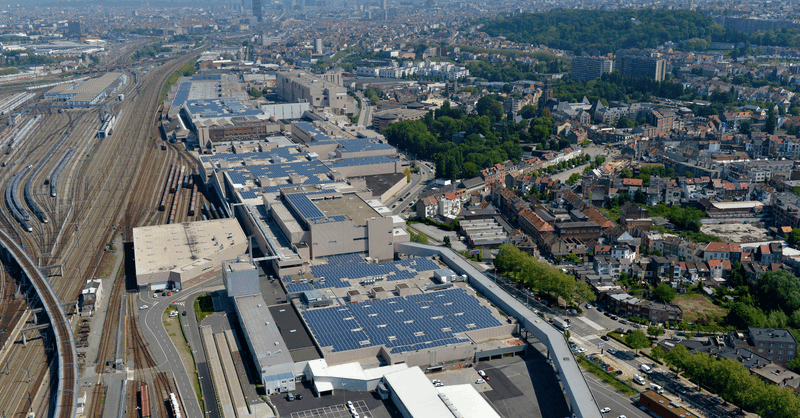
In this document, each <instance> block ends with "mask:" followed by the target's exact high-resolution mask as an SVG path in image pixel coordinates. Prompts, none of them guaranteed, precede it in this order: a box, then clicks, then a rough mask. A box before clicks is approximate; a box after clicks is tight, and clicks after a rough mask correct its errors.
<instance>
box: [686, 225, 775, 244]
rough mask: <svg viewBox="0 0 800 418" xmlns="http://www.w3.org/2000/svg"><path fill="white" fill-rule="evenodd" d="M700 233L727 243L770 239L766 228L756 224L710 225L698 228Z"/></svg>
mask: <svg viewBox="0 0 800 418" xmlns="http://www.w3.org/2000/svg"><path fill="white" fill-rule="evenodd" d="M700 232H702V233H705V234H711V235H716V236H718V237H720V238H721V239H722V240H723V241H728V242H759V241H769V240H771V239H772V237H770V235H769V232H768V231H767V230H766V228H763V227H760V226H758V225H756V224H711V225H703V226H701V227H700Z"/></svg>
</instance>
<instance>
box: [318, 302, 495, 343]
mask: <svg viewBox="0 0 800 418" xmlns="http://www.w3.org/2000/svg"><path fill="white" fill-rule="evenodd" d="M303 317H304V318H305V320H306V322H308V325H309V328H311V332H312V333H313V334H314V336H315V337H316V338H317V341H318V342H319V344H320V346H322V347H329V346H330V347H333V351H334V352H337V351H346V350H352V349H354V348H361V347H368V346H374V345H386V347H389V348H392V352H403V351H413V350H419V349H423V348H429V347H437V346H444V345H448V344H454V343H457V342H463V341H466V340H468V339H467V338H466V337H464V336H463V335H456V334H459V333H463V332H465V331H470V330H475V329H483V328H491V327H496V326H500V325H502V324H501V323H500V321H498V320H497V319H496V318H495V317H494V316H492V313H491V311H490V310H489V309H488V308H486V307H484V306H481V305H480V303H479V302H478V300H477V299H476V298H475V297H473V296H470V295H469V294H468V293H467V292H466V290H464V289H450V290H444V291H439V292H429V293H423V294H419V295H413V296H408V297H405V298H392V299H384V300H373V301H368V302H361V303H351V304H349V305H347V306H336V307H332V308H324V309H314V310H308V311H305V312H303Z"/></svg>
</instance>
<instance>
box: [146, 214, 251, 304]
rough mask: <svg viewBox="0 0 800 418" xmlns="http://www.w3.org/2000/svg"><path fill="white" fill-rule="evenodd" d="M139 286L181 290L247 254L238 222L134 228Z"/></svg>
mask: <svg viewBox="0 0 800 418" xmlns="http://www.w3.org/2000/svg"><path fill="white" fill-rule="evenodd" d="M133 251H134V256H135V259H136V284H137V286H139V287H140V288H141V287H150V289H153V290H156V289H165V288H171V287H174V288H176V289H182V288H184V287H187V286H191V285H194V284H197V283H200V282H202V281H204V280H208V279H210V278H212V277H214V275H215V273H216V272H217V271H219V269H220V266H221V264H222V261H223V260H230V259H234V258H236V257H237V256H238V255H240V254H243V253H245V252H246V251H247V237H245V235H244V232H243V231H242V228H241V226H239V222H237V221H236V219H215V220H209V221H200V222H187V223H181V224H170V225H157V226H145V227H140V228H134V229H133Z"/></svg>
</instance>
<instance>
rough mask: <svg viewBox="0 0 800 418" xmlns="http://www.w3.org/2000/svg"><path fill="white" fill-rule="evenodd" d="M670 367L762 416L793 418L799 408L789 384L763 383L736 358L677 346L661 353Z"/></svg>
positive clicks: (799, 405)
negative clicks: (695, 352)
mask: <svg viewBox="0 0 800 418" xmlns="http://www.w3.org/2000/svg"><path fill="white" fill-rule="evenodd" d="M664 360H665V361H666V362H667V364H669V365H670V366H672V367H674V368H676V369H678V370H679V371H683V372H684V374H685V375H686V376H687V377H688V378H689V379H691V380H692V381H694V382H697V383H699V384H700V385H702V386H705V387H707V388H709V389H710V390H711V391H712V392H714V393H717V394H719V396H721V397H722V398H723V399H725V400H727V401H728V402H731V403H733V404H735V405H738V406H740V407H741V408H744V409H746V410H748V411H752V412H754V413H756V414H758V415H760V416H763V417H774V418H793V417H796V416H797V414H798V411H800V397H798V396H797V394H796V393H794V391H792V389H791V388H790V387H788V386H787V387H784V388H781V387H778V386H776V385H771V384H767V383H765V382H763V381H762V380H761V379H759V378H758V377H757V376H755V375H753V374H752V373H750V371H748V370H747V369H746V368H745V367H744V366H743V365H742V364H741V363H739V362H738V361H737V360H735V359H717V358H716V357H712V356H709V355H708V354H705V353H698V354H691V353H689V350H688V349H687V348H686V346H683V345H677V346H675V348H673V349H671V350H670V351H669V353H667V354H666V356H664Z"/></svg>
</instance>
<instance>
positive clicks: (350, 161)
mask: <svg viewBox="0 0 800 418" xmlns="http://www.w3.org/2000/svg"><path fill="white" fill-rule="evenodd" d="M394 161H395V160H393V159H392V158H390V157H388V156H386V155H378V156H374V157H357V158H343V159H341V160H337V161H335V162H332V163H330V165H331V166H333V167H356V166H360V165H373V164H386V163H393V162H394Z"/></svg>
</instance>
